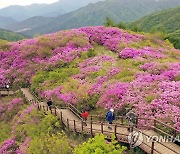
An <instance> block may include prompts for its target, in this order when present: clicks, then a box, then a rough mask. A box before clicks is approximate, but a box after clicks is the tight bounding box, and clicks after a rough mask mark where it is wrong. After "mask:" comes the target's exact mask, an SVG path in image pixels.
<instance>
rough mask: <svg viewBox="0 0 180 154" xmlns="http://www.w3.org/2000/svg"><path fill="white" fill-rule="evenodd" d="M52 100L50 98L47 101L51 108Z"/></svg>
mask: <svg viewBox="0 0 180 154" xmlns="http://www.w3.org/2000/svg"><path fill="white" fill-rule="evenodd" d="M52 104H53V103H52V100H51V99H48V101H47V106H48V107H49V109H50V110H51V109H52Z"/></svg>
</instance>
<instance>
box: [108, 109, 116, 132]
mask: <svg viewBox="0 0 180 154" xmlns="http://www.w3.org/2000/svg"><path fill="white" fill-rule="evenodd" d="M106 120H107V121H108V128H109V129H112V122H113V120H115V114H114V109H110V110H109V111H108V113H107V114H106Z"/></svg>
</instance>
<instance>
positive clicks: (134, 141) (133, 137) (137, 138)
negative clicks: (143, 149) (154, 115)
mask: <svg viewBox="0 0 180 154" xmlns="http://www.w3.org/2000/svg"><path fill="white" fill-rule="evenodd" d="M128 142H129V144H130V147H131V148H135V147H137V146H140V145H141V144H142V142H143V134H142V132H140V131H133V132H131V133H130V134H129V135H128Z"/></svg>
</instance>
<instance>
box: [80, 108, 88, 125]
mask: <svg viewBox="0 0 180 154" xmlns="http://www.w3.org/2000/svg"><path fill="white" fill-rule="evenodd" d="M88 115H89V113H88V111H86V110H84V111H83V112H82V114H81V116H82V118H83V124H84V125H85V126H87V124H86V121H87V118H88Z"/></svg>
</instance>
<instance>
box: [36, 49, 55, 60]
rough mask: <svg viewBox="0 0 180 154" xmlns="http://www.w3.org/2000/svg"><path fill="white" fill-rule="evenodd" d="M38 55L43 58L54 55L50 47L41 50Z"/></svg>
mask: <svg viewBox="0 0 180 154" xmlns="http://www.w3.org/2000/svg"><path fill="white" fill-rule="evenodd" d="M37 53H38V55H40V56H41V57H43V58H47V57H50V56H51V55H52V49H50V48H49V47H44V48H41V49H39V50H38V51H37Z"/></svg>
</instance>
